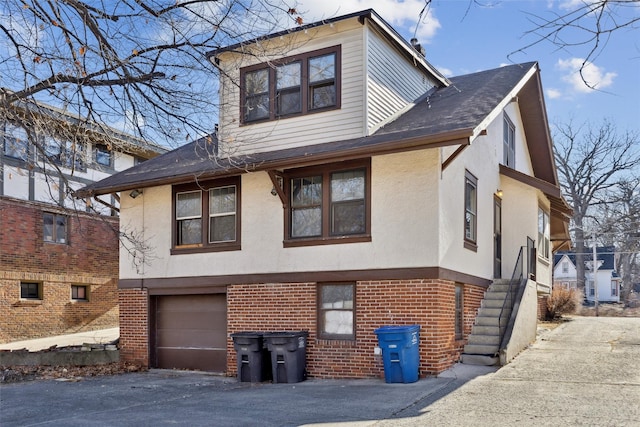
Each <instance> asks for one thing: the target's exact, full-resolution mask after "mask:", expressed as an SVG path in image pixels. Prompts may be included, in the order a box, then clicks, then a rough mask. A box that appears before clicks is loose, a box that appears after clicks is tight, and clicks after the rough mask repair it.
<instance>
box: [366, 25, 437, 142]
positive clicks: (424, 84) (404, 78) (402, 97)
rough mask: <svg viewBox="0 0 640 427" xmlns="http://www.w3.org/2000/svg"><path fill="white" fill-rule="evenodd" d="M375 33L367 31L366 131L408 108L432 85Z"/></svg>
mask: <svg viewBox="0 0 640 427" xmlns="http://www.w3.org/2000/svg"><path fill="white" fill-rule="evenodd" d="M435 84H436V82H435V80H434V79H433V78H431V77H430V76H428V75H427V74H425V72H424V71H422V70H421V69H420V68H418V67H416V66H414V65H413V64H412V63H410V62H408V61H407V59H406V58H405V57H403V56H402V55H401V54H400V53H399V52H398V51H397V50H395V49H394V48H393V47H392V46H391V45H390V44H389V43H388V42H387V41H386V40H384V39H383V38H382V37H381V36H380V35H379V34H378V33H377V32H376V31H374V30H372V29H368V30H367V102H366V104H367V111H366V113H367V131H368V132H369V133H370V132H373V131H375V129H376V128H377V126H379V125H380V124H382V123H383V122H385V121H386V120H388V119H390V118H392V117H394V116H395V115H396V114H398V113H399V112H401V111H402V110H403V109H405V108H407V107H408V106H409V105H410V104H411V103H413V102H414V101H415V100H416V99H417V98H419V97H420V96H422V95H423V94H424V93H426V92H427V91H428V90H429V89H431V88H432V87H433V86H435Z"/></svg>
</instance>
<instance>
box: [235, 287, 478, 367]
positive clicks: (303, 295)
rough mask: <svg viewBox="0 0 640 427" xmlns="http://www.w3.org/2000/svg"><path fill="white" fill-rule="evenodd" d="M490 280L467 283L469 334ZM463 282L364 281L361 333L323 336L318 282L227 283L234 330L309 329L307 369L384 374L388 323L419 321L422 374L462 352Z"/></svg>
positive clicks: (360, 294) (358, 322)
mask: <svg viewBox="0 0 640 427" xmlns="http://www.w3.org/2000/svg"><path fill="white" fill-rule="evenodd" d="M484 291H485V290H484V288H482V287H478V286H472V285H466V286H465V291H464V297H463V298H464V320H465V328H464V329H465V330H464V336H465V338H466V336H467V335H468V334H469V333H470V331H471V326H472V325H473V322H474V320H475V315H476V312H477V309H478V308H479V307H480V301H481V300H482V297H483V296H484ZM454 293H455V283H454V282H449V281H445V280H409V281H388V280H385V281H366V282H357V283H356V306H357V309H356V340H355V341H333V340H320V339H317V335H316V304H317V302H316V285H315V283H298V284H265V285H233V286H229V287H228V288H227V305H228V306H227V310H228V311H227V318H228V323H227V332H228V333H229V334H231V333H234V332H240V331H255V330H259V331H269V330H290V331H295V330H308V331H309V340H308V348H307V371H308V374H309V376H311V377H317V378H363V377H379V376H381V375H383V368H382V358H381V356H376V355H374V348H375V347H376V346H377V337H376V335H375V333H374V332H373V331H374V330H375V329H376V328H378V327H380V326H383V325H408V324H419V325H420V326H421V331H420V375H421V376H426V375H434V374H438V373H440V372H442V371H444V370H446V369H447V368H449V367H450V366H451V365H453V364H454V363H455V362H456V361H457V360H458V359H459V357H460V353H461V351H462V347H463V345H464V343H465V340H456V339H455V330H454V328H455V325H454V311H455V307H454ZM227 355H228V356H227V367H228V368H227V370H228V372H227V374H228V375H235V374H236V358H235V352H234V349H233V341H232V340H231V339H229V340H228V343H227Z"/></svg>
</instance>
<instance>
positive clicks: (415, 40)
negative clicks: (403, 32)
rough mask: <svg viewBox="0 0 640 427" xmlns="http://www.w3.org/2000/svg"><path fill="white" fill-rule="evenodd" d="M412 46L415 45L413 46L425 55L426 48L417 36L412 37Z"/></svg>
mask: <svg viewBox="0 0 640 427" xmlns="http://www.w3.org/2000/svg"><path fill="white" fill-rule="evenodd" d="M411 46H413V48H414V49H415V50H416V51H417V52H418V53H419V54H420V55H422V56H423V57H424V48H423V47H422V45H421V44H420V43H418V39H417V38H415V37H414V38H412V39H411Z"/></svg>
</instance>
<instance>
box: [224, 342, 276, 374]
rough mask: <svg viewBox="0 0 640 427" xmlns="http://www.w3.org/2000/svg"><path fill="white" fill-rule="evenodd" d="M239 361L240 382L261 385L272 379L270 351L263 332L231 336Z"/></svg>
mask: <svg viewBox="0 0 640 427" xmlns="http://www.w3.org/2000/svg"><path fill="white" fill-rule="evenodd" d="M231 338H233V347H234V348H235V350H236V358H237V359H238V381H241V382H252V383H259V382H263V381H268V380H269V379H271V366H270V364H269V351H268V350H267V348H266V346H265V343H264V339H263V333H262V332H236V333H233V334H231Z"/></svg>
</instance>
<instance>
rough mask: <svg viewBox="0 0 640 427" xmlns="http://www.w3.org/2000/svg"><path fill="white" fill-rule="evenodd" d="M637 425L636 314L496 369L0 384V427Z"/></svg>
mask: <svg viewBox="0 0 640 427" xmlns="http://www.w3.org/2000/svg"><path fill="white" fill-rule="evenodd" d="M169 424H170V425H189V426H199V425H203V426H204V425H211V426H298V425H311V424H313V425H330V424H333V425H341V426H347V425H348V426H372V425H376V426H397V425H406V426H409V425H411V426H425V425H438V426H467V425H468V426H478V425H481V426H482V425H487V426H489V425H491V426H501V425H505V426H506V425H535V426H538V425H554V426H558V425H597V426H600V425H602V426H640V318H580V317H578V318H575V319H574V320H572V321H570V322H567V323H565V324H563V325H562V326H560V327H558V328H556V329H555V330H553V331H550V332H548V333H545V334H543V335H541V336H540V338H539V339H538V341H537V342H536V343H535V344H534V345H533V346H531V348H529V349H528V350H526V351H524V352H523V353H522V354H520V355H519V356H518V357H517V358H516V359H515V360H514V361H513V362H512V363H511V364H509V365H507V366H506V367H503V368H502V369H500V370H498V371H497V372H493V370H491V369H487V368H481V367H471V368H469V367H466V366H462V365H458V366H456V367H455V368H454V369H453V370H451V371H447V372H445V373H444V374H443V375H441V376H439V377H438V378H428V379H422V380H420V381H418V382H417V383H414V384H385V383H384V382H383V381H382V380H351V381H346V380H309V381H305V382H302V383H297V384H270V383H264V384H250V383H238V382H236V381H235V379H233V378H223V377H216V376H212V375H206V374H199V373H192V372H175V371H165V370H152V371H150V372H147V373H133V374H124V375H117V376H112V377H99V378H88V379H83V380H81V381H78V382H62V381H55V380H47V381H32V382H25V383H16V384H7V385H3V386H1V387H0V425H2V426H3V427H8V426H33V425H44V426H49V425H52V426H53V425H65V426H86V425H92V426H151V425H153V426H158V425H169Z"/></svg>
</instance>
